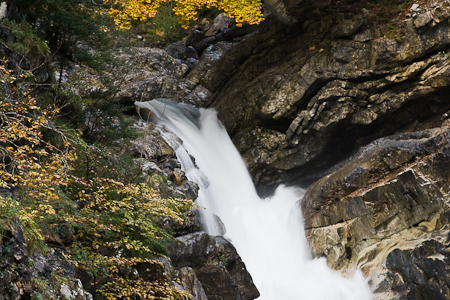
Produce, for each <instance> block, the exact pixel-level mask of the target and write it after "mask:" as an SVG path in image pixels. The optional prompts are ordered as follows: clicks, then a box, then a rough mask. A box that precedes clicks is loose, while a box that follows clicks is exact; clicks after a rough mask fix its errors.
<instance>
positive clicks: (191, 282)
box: [180, 267, 208, 300]
mask: <svg viewBox="0 0 450 300" xmlns="http://www.w3.org/2000/svg"><path fill="white" fill-rule="evenodd" d="M180 279H181V281H182V282H183V287H184V290H186V291H187V292H188V293H189V294H191V295H192V300H208V298H207V297H206V293H205V291H204V289H203V286H202V283H201V282H200V281H199V280H198V278H197V275H195V272H194V270H193V269H192V268H189V267H183V268H181V269H180Z"/></svg>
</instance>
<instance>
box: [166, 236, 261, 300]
mask: <svg viewBox="0 0 450 300" xmlns="http://www.w3.org/2000/svg"><path fill="white" fill-rule="evenodd" d="M168 251H169V253H170V258H171V259H172V263H173V265H174V267H176V268H182V269H181V270H183V268H185V267H190V268H192V269H194V270H195V274H196V275H197V277H198V279H199V281H200V282H201V284H202V286H203V289H204V290H205V293H206V296H207V298H208V299H224V300H236V299H243V300H247V299H248V300H250V299H256V298H257V297H259V292H258V290H257V289H256V287H255V285H254V284H253V281H252V278H251V276H250V274H249V273H248V272H247V270H246V268H245V265H244V263H243V262H242V260H241V258H240V256H239V255H238V254H237V252H236V249H235V248H234V247H233V245H232V244H231V243H230V242H228V241H227V240H225V239H224V238H223V237H220V236H217V237H213V236H210V235H208V234H206V233H204V232H196V233H193V234H189V235H185V236H182V237H178V238H177V242H175V243H173V244H172V245H171V246H170V247H169V248H168Z"/></svg>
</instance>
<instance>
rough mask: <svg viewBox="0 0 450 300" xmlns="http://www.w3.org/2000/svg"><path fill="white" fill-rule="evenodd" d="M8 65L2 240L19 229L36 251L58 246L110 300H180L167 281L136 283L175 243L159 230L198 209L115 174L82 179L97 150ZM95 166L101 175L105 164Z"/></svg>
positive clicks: (1, 161) (1, 158) (1, 115)
mask: <svg viewBox="0 0 450 300" xmlns="http://www.w3.org/2000/svg"><path fill="white" fill-rule="evenodd" d="M7 65H8V62H7V61H3V62H2V63H1V64H0V83H1V85H0V92H1V94H2V96H3V97H2V98H1V99H0V128H1V130H0V188H1V189H2V190H1V193H0V235H1V233H2V232H3V231H4V230H6V229H8V228H12V227H14V226H20V227H22V228H23V230H24V234H25V239H26V243H27V246H28V247H29V248H30V250H31V249H36V248H37V249H39V250H40V251H44V252H45V248H46V245H45V244H46V242H50V243H53V244H55V243H57V244H58V245H59V247H62V248H63V249H64V253H65V256H66V258H67V259H68V260H69V261H70V262H72V263H73V264H74V265H75V266H76V267H77V268H78V270H79V272H81V273H84V274H86V275H87V276H90V277H92V278H93V281H94V283H95V288H96V290H97V293H98V294H99V295H101V298H103V299H105V298H106V299H118V298H120V299H135V298H136V297H139V299H169V298H170V299H181V297H182V295H183V293H182V292H179V291H177V290H176V289H175V288H174V287H173V286H172V284H171V283H170V282H169V281H167V280H162V281H161V280H159V281H149V280H143V279H142V278H133V277H130V276H129V275H130V272H131V270H132V269H133V267H134V266H136V265H137V264H142V263H147V264H159V262H158V261H156V260H155V259H154V258H155V257H156V256H158V255H159V254H160V253H164V252H165V248H164V244H165V242H167V241H169V240H170V239H171V236H170V234H169V233H168V232H166V231H164V230H162V229H161V228H160V227H159V226H158V225H157V224H158V222H159V221H160V220H161V219H163V218H166V219H167V218H168V219H172V220H174V221H178V222H180V223H182V222H183V219H182V213H183V212H185V211H187V210H188V209H190V208H192V201H190V200H184V199H174V198H163V197H161V195H160V193H159V192H158V191H156V190H154V189H152V188H150V187H149V186H147V185H146V184H145V183H144V182H142V180H141V181H133V180H134V179H135V178H122V177H120V176H117V175H118V174H116V173H114V172H113V171H114V169H115V168H114V167H112V168H110V170H111V172H110V173H109V174H108V173H106V172H104V171H102V172H98V173H97V172H96V170H95V169H94V170H91V171H92V172H90V174H87V175H88V176H79V174H85V172H84V167H85V166H86V164H85V160H83V157H85V156H86V155H87V154H86V153H90V154H89V155H91V154H92V153H93V152H95V151H98V150H96V148H95V147H93V146H91V145H89V144H87V143H86V142H84V141H83V140H82V138H81V136H80V134H79V132H78V131H76V130H68V129H64V128H62V127H60V126H58V125H57V124H58V122H56V119H57V118H58V117H59V115H60V109H59V108H57V107H55V106H53V105H50V106H48V107H46V108H43V107H42V105H39V103H38V100H37V99H36V98H35V97H33V94H35V91H34V90H33V89H31V88H29V82H33V75H32V74H31V72H27V71H23V70H21V69H20V68H15V69H14V70H11V69H8V67H7ZM49 137H51V139H50V138H49ZM88 150H89V151H88ZM101 151H102V152H106V153H107V152H108V151H109V150H108V149H106V148H105V149H102V150H101ZM111 152H115V151H114V150H112V151H111ZM91 156H92V157H93V159H95V157H96V156H93V155H91ZM92 163H93V164H94V165H95V166H96V168H98V170H101V169H102V163H103V162H102V161H101V160H97V161H94V162H92ZM103 169H108V168H103ZM119 175H120V174H119ZM97 298H98V297H97Z"/></svg>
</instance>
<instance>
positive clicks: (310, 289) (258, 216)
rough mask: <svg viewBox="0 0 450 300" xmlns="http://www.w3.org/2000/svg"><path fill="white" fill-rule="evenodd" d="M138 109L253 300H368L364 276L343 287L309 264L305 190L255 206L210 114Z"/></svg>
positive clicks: (162, 106)
mask: <svg viewBox="0 0 450 300" xmlns="http://www.w3.org/2000/svg"><path fill="white" fill-rule="evenodd" d="M135 105H136V106H137V107H139V108H140V111H141V115H142V117H143V118H144V119H150V120H152V121H153V122H156V123H157V124H158V126H160V127H165V129H167V130H169V132H172V133H173V134H172V133H165V134H164V137H165V139H166V141H168V143H169V144H171V146H172V147H173V148H174V149H175V150H176V154H177V157H178V159H179V160H180V161H181V164H182V167H183V170H184V171H185V173H186V176H187V177H188V179H189V180H192V181H194V182H196V183H197V184H198V185H199V187H200V190H199V197H198V199H197V201H196V203H197V204H198V205H199V207H200V215H201V222H202V226H203V230H205V231H206V232H207V233H209V234H211V235H219V234H221V226H219V225H218V223H217V221H216V218H215V217H214V215H217V216H218V217H219V218H220V219H221V220H222V222H223V224H224V225H225V228H226V233H225V235H224V236H225V238H227V239H228V240H230V241H231V242H232V244H233V245H234V246H235V247H236V249H237V251H238V253H239V254H240V256H241V257H242V260H243V261H244V263H245V265H246V267H247V269H248V271H249V272H250V274H251V276H252V278H253V281H254V283H255V285H256V287H257V288H258V290H259V291H260V294H261V296H260V297H259V298H258V300H370V299H372V296H371V293H370V290H369V288H368V285H367V284H366V282H365V280H364V278H363V276H362V273H361V272H359V271H357V272H356V273H355V275H354V277H353V278H351V279H346V278H343V277H341V276H340V274H339V273H338V272H336V271H334V270H332V269H330V268H328V267H327V266H326V262H325V259H312V257H311V255H310V251H309V249H308V245H307V242H306V237H305V232H304V227H303V218H302V213H301V210H300V205H299V204H298V202H299V201H300V200H301V198H302V196H303V194H304V190H302V189H299V188H292V187H286V186H279V187H278V188H277V190H276V192H275V194H274V195H273V196H271V197H269V198H265V199H261V198H259V196H258V195H257V193H256V190H255V186H254V185H253V182H252V180H251V178H250V175H249V173H248V171H247V168H246V166H245V163H244V161H243V159H242V158H241V156H240V154H239V152H238V151H237V150H236V148H235V147H234V145H233V143H232V142H231V139H230V138H229V136H228V134H227V132H226V130H225V128H224V127H223V125H222V124H221V123H220V122H219V121H218V120H217V114H216V112H215V111H214V110H212V109H200V110H197V109H194V108H192V107H190V106H187V105H180V104H174V103H172V102H169V101H168V100H152V101H149V102H136V103H135ZM149 111H151V112H152V113H151V114H149V113H148V112H149ZM164 132H167V131H164ZM192 157H193V158H194V160H193V159H192ZM194 161H195V163H194Z"/></svg>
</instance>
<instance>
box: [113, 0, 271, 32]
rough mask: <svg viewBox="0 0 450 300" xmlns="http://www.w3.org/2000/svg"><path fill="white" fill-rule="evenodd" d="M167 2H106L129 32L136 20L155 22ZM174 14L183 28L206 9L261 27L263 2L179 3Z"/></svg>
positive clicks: (196, 0) (119, 24)
mask: <svg viewBox="0 0 450 300" xmlns="http://www.w3.org/2000/svg"><path fill="white" fill-rule="evenodd" d="M164 2H168V1H167V0H153V1H150V0H126V1H125V0H106V3H108V4H110V5H111V8H110V9H109V10H108V13H109V14H110V15H112V16H113V18H114V22H115V24H116V26H117V27H119V28H120V29H130V28H131V22H132V21H133V20H140V21H142V20H145V19H147V18H152V17H154V16H155V14H156V13H157V11H158V8H159V6H160V5H161V4H162V3H164ZM175 2H176V6H175V7H174V9H173V11H174V13H175V15H176V16H178V18H179V21H180V23H181V24H183V28H187V27H188V26H189V21H190V20H197V14H198V11H199V10H200V9H202V8H203V7H207V8H211V7H215V8H217V9H219V10H222V11H224V12H225V14H227V15H228V16H230V17H231V18H234V19H235V20H236V22H237V23H238V26H240V24H242V23H244V22H247V23H249V24H259V23H260V22H261V21H262V20H263V19H262V14H261V8H262V3H261V1H256V0H178V1H175Z"/></svg>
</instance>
